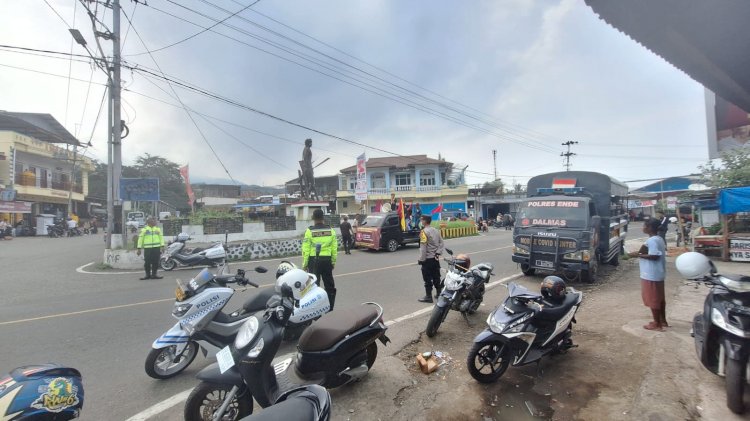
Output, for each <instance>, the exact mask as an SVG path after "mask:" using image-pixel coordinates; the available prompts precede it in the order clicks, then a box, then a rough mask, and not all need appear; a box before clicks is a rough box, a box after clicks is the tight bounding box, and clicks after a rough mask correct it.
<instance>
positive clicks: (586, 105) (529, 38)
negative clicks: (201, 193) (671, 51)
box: [0, 0, 708, 186]
mask: <svg viewBox="0 0 750 421" xmlns="http://www.w3.org/2000/svg"><path fill="white" fill-rule="evenodd" d="M121 2H122V7H123V12H124V14H123V16H122V19H121V31H122V34H123V60H124V63H125V65H126V66H127V68H124V69H123V71H122V79H123V87H124V91H123V95H122V96H123V114H122V115H123V120H125V121H126V124H127V126H128V129H129V131H130V132H129V135H128V137H127V138H126V139H124V140H123V152H122V155H123V161H124V163H125V164H126V165H127V164H130V163H132V162H133V161H134V160H135V158H136V157H137V156H139V155H141V154H144V153H150V154H152V155H160V156H163V157H166V158H168V159H170V160H172V161H174V162H177V163H179V164H181V165H182V164H189V165H190V172H191V179H192V180H206V181H214V180H219V179H224V180H228V179H230V177H231V179H233V180H235V181H237V182H241V183H246V184H259V185H278V184H283V183H284V182H285V181H287V180H290V179H292V178H295V177H296V174H297V168H298V161H299V160H300V159H301V155H302V148H303V143H304V140H305V139H306V138H312V139H313V160H314V161H315V164H318V163H321V162H322V164H321V165H320V166H319V167H318V168H316V170H315V171H316V175H333V174H336V173H338V172H339V170H340V169H342V168H345V167H348V166H351V165H354V163H355V159H356V157H357V156H358V155H360V154H362V153H365V154H366V155H367V156H368V157H380V156H388V155H389V154H390V153H395V154H400V155H417V154H427V155H429V156H431V157H433V158H437V157H438V156H440V157H443V158H445V159H446V160H447V161H450V162H453V163H454V164H456V166H460V167H462V168H463V167H465V166H468V167H467V172H466V179H467V182H468V183H469V184H479V183H484V182H486V181H491V180H492V179H494V171H495V169H494V164H495V162H493V153H492V151H493V150H496V151H497V155H496V156H497V159H496V165H497V174H498V177H499V178H500V179H501V180H503V181H504V182H505V183H506V184H509V183H525V182H526V181H527V180H528V178H529V177H530V176H534V175H537V174H542V173H547V172H554V171H562V170H564V169H565V168H564V166H563V158H562V157H561V156H560V154H561V153H562V152H565V151H566V149H565V146H563V145H562V143H563V142H566V141H576V142H578V143H577V144H574V145H572V146H571V152H573V153H575V154H576V155H574V156H572V157H571V169H573V170H582V171H583V170H585V171H597V172H603V173H605V174H608V175H610V176H613V177H615V178H617V179H619V180H622V181H632V180H646V179H658V178H663V177H670V176H678V175H686V174H691V173H695V172H697V171H698V166H699V165H702V164H705V162H706V161H707V159H708V148H707V136H706V121H705V120H706V117H705V102H704V89H703V87H702V85H700V84H699V83H697V82H695V81H694V80H692V79H691V78H690V77H688V76H687V75H686V74H684V73H683V72H681V71H680V70H678V69H676V68H675V67H673V66H672V65H671V64H669V63H668V62H666V61H664V60H663V59H662V58H661V57H659V56H657V55H655V54H653V53H652V52H651V51H649V50H647V49H646V48H644V47H643V46H642V45H640V44H638V43H636V42H635V41H633V40H632V39H630V38H629V37H627V36H626V35H624V34H622V33H620V32H619V31H617V30H616V29H614V28H613V27H611V26H609V25H608V24H606V23H605V22H604V21H602V20H600V19H599V17H598V16H597V15H596V14H595V13H594V12H593V11H592V10H591V9H590V8H589V7H588V6H586V5H585V3H584V2H583V1H580V0H561V1H551V0H549V1H545V0H539V1H538V0H503V1H476V2H455V1H442V0H438V1H429V2H427V1H413V2H401V1H396V0H390V1H385V0H383V1H374V0H326V1H321V0H307V1H299V0H290V1H278V0H277V1H272V0H260V1H258V2H255V1H254V0H252V1H251V0H179V1H177V0H148V2H147V4H144V2H139V3H135V2H133V1H132V0H130V1H127V0H121ZM85 3H86V4H87V5H89V7H91V8H92V10H93V8H94V6H95V3H89V2H88V1H85ZM83 4H84V3H82V2H77V1H75V0H24V1H4V2H1V3H0V45H3V47H0V87H2V88H0V110H6V111H14V112H38V113H49V114H52V115H53V116H54V117H55V118H56V119H57V120H58V121H60V122H61V123H62V124H63V125H64V126H65V127H66V128H67V129H68V130H69V131H70V132H71V133H73V134H75V135H76V136H77V137H78V138H79V139H80V140H81V142H82V143H86V142H88V141H89V140H90V141H91V144H92V146H91V147H90V148H88V149H87V151H86V154H87V156H91V157H93V158H96V159H99V160H102V161H105V162H106V155H107V148H106V138H107V135H106V103H105V106H104V110H103V111H102V113H101V115H100V118H99V120H98V124H95V122H96V121H97V114H98V110H99V108H100V107H99V106H100V103H101V101H102V98H103V94H104V84H106V75H105V73H104V72H103V71H102V70H100V69H98V68H94V67H93V66H92V65H91V61H90V60H88V61H87V60H86V59H84V58H81V57H75V60H82V61H83V62H80V61H71V60H70V59H69V56H66V55H55V54H51V53H33V52H29V51H26V50H18V49H16V48H10V47H24V48H31V49H40V50H48V51H55V52H62V53H71V52H72V53H73V54H77V55H86V54H87V52H86V50H84V48H83V47H81V46H79V45H77V44H74V43H73V42H72V37H71V36H70V35H69V33H68V28H69V27H74V28H76V29H79V30H80V31H81V33H82V34H83V36H84V38H85V39H86V41H87V44H88V47H89V51H91V52H92V53H94V54H95V55H96V56H99V55H100V54H99V50H98V48H97V46H96V42H95V37H94V35H93V30H92V24H91V21H90V19H89V17H88V16H87V14H86V10H85V8H84V6H83ZM235 13H236V14H235ZM96 14H97V16H98V19H99V20H101V21H102V22H103V23H104V24H106V25H107V26H108V27H109V28H110V29H111V28H112V12H111V10H106V12H105V8H104V7H103V6H101V5H99V7H98V10H96ZM233 14H235V15H234V16H232V15H233ZM131 22H132V25H131ZM212 25H213V27H212ZM206 28H209V30H206ZM97 30H99V31H102V32H104V31H105V29H104V28H103V27H102V26H101V25H98V26H97ZM100 42H101V44H102V48H103V51H104V53H105V54H106V55H108V56H111V42H110V41H106V40H100ZM173 44H174V45H173ZM9 46H10V47H9ZM165 47H166V48H165ZM150 50H151V51H153V50H159V51H153V52H152V53H150V54H149V53H148V51H150ZM20 51H23V52H25V53H24V54H22V53H21V52H20ZM31 54H37V55H31ZM39 54H41V55H39ZM134 69H135V70H134ZM146 72H151V73H150V74H149V73H146ZM164 78H168V79H171V80H173V81H179V82H180V83H181V84H188V85H190V86H193V87H195V88H197V89H199V90H200V91H202V92H204V93H208V94H209V95H211V96H212V97H209V96H206V95H203V94H200V93H197V92H195V91H193V90H188V89H185V88H184V87H182V86H180V85H179V84H177V83H168V82H166V81H165V80H164ZM90 81H91V83H89V82H90ZM214 97H220V98H223V99H225V100H228V101H220V100H217V99H216V98H214ZM326 159H328V160H327V161H325V162H323V161H324V160H326ZM643 184H645V182H640V183H638V182H634V183H631V186H639V185H643Z"/></svg>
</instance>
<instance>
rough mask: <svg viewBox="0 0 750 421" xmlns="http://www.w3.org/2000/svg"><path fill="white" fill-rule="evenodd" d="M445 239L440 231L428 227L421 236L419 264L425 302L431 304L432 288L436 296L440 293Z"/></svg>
mask: <svg viewBox="0 0 750 421" xmlns="http://www.w3.org/2000/svg"><path fill="white" fill-rule="evenodd" d="M443 249H444V246H443V237H441V236H440V231H438V230H437V229H435V228H434V227H432V226H426V227H424V229H423V230H422V232H421V233H420V234H419V264H420V265H422V279H423V280H424V290H425V294H426V296H425V301H427V302H431V301H432V296H431V295H430V294H431V293H432V287H435V294H436V295H437V294H438V293H440V260H439V259H440V255H441V254H443ZM428 299H429V300H428Z"/></svg>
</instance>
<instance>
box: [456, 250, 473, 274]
mask: <svg viewBox="0 0 750 421" xmlns="http://www.w3.org/2000/svg"><path fill="white" fill-rule="evenodd" d="M453 263H454V264H455V265H456V267H457V268H458V270H460V271H461V272H467V271H468V270H469V268H470V267H471V258H470V257H469V255H468V254H466V253H460V254H459V255H458V256H456V258H455V259H453ZM459 266H460V267H459Z"/></svg>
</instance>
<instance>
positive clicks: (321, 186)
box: [284, 175, 339, 200]
mask: <svg viewBox="0 0 750 421" xmlns="http://www.w3.org/2000/svg"><path fill="white" fill-rule="evenodd" d="M284 189H285V190H286V193H287V194H288V195H294V194H299V193H300V191H301V190H302V189H301V187H300V184H299V177H298V178H295V179H293V180H289V181H287V182H286V183H284ZM338 190H339V176H338V175H325V176H320V177H315V192H316V193H317V194H318V197H319V198H320V200H334V198H335V197H336V191H338Z"/></svg>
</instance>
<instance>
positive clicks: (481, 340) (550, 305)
mask: <svg viewBox="0 0 750 421" xmlns="http://www.w3.org/2000/svg"><path fill="white" fill-rule="evenodd" d="M541 290H542V294H537V293H535V292H531V291H529V290H528V289H526V288H524V287H523V286H520V285H517V284H515V283H511V284H510V285H508V298H506V299H505V302H503V304H501V305H499V306H498V307H497V308H496V309H495V310H494V311H493V312H492V313H491V314H490V315H489V317H488V318H487V324H488V325H489V327H488V328H486V329H485V330H484V331H483V332H482V333H480V334H479V335H477V337H476V338H474V345H473V346H472V348H471V351H469V356H468V358H467V361H466V362H467V366H468V370H469V374H471V377H473V378H474V379H475V380H477V381H479V382H481V383H491V382H494V381H497V379H499V378H500V376H502V375H503V373H505V370H507V369H508V366H509V365H510V364H513V365H514V366H522V365H526V364H529V363H533V362H536V361H538V360H539V359H541V358H542V357H544V356H546V355H550V354H563V353H565V352H567V350H568V349H570V348H572V347H574V345H573V340H572V339H571V336H572V333H573V331H572V328H573V323H575V321H576V320H575V315H576V311H577V310H578V307H579V306H580V305H581V301H582V299H583V294H582V293H581V292H579V291H576V290H574V289H573V288H567V287H566V286H565V282H564V281H563V280H562V279H560V278H559V277H557V276H548V277H546V278H544V281H542V287H541Z"/></svg>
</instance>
